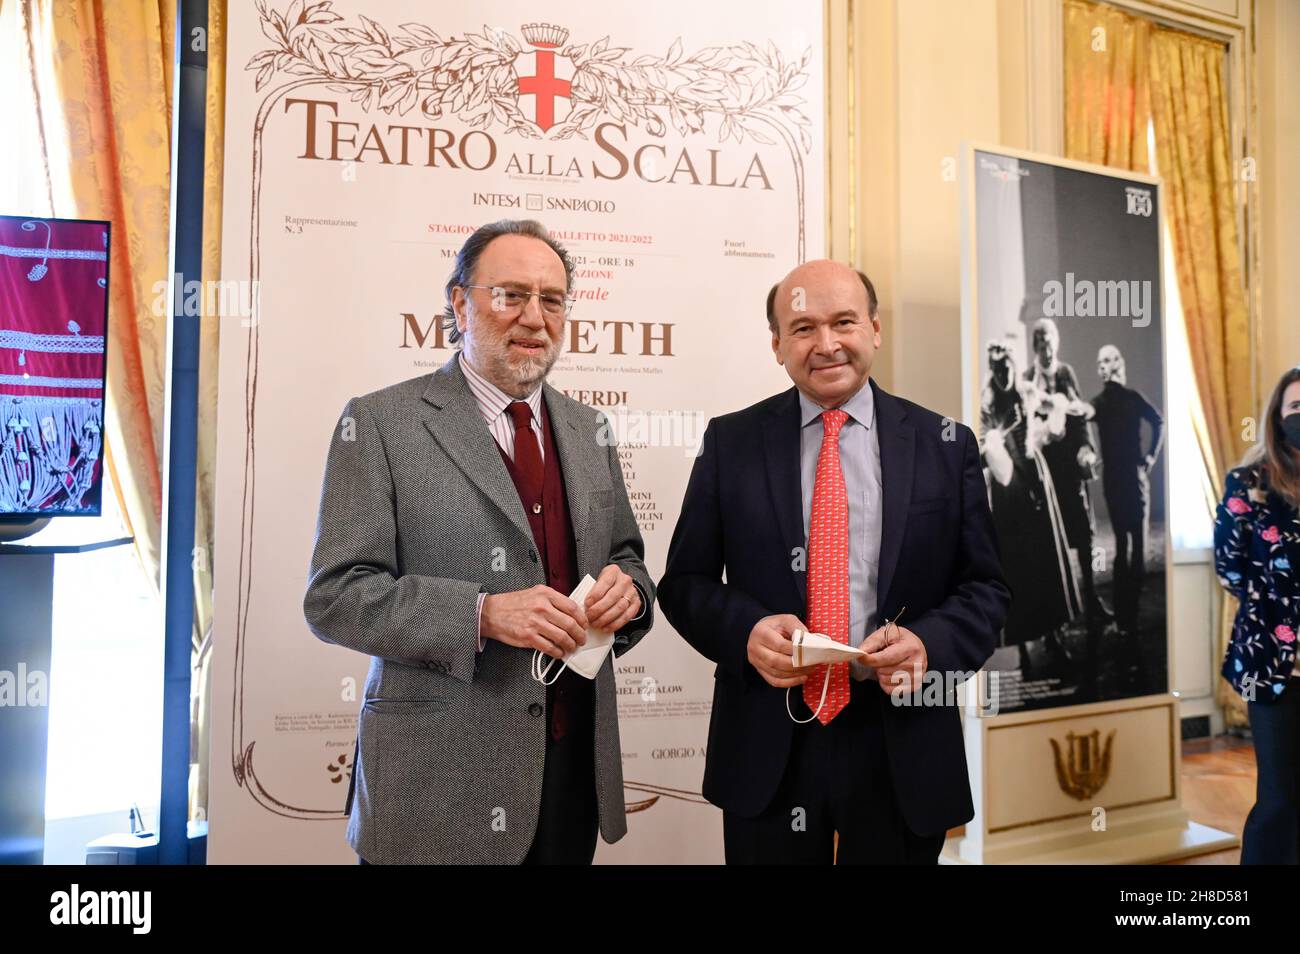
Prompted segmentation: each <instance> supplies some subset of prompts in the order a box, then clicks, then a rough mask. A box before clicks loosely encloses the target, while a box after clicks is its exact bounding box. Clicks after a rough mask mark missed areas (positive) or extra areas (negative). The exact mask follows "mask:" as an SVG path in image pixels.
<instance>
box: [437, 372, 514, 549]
mask: <svg viewBox="0 0 1300 954" xmlns="http://www.w3.org/2000/svg"><path fill="white" fill-rule="evenodd" d="M423 397H424V400H425V402H426V403H427V404H429V405H430V408H429V410H428V411H427V412H426V414H425V416H424V426H425V427H426V428H427V429H428V431H429V433H430V434H432V435H433V439H434V440H435V441H437V442H438V444H439V445H441V447H442V449H443V450H444V451H445V452H446V454H447V456H448V457H450V458H451V460H452V463H454V464H455V465H456V466H457V467H459V468H460V469H461V471H462V472H463V473H464V474H465V477H466V479H467V480H468V481H469V482H470V483H471V484H473V485H474V486H475V487H477V488H478V489H479V490H481V491H483V494H484V495H485V496H486V497H487V498H488V499H489V500H491V501H492V502H493V503H494V504H496V506H497V508H498V509H500V511H501V512H502V513H503V514H505V515H506V516H507V517H508V518H509V519H510V522H511V523H513V524H514V525H515V526H516V527H518V528H519V532H520V533H522V534H523V535H524V536H525V537H526V538H527V539H529V540H532V538H533V533H532V530H531V529H530V528H529V526H528V518H527V517H526V516H525V515H524V508H523V504H521V503H520V502H519V492H518V491H517V490H516V489H515V484H514V481H512V480H511V479H510V474H509V472H507V471H506V465H505V464H504V463H502V461H501V452H500V451H499V450H498V449H497V444H496V441H495V440H493V438H492V434H491V433H490V432H489V431H488V429H487V425H486V424H485V423H484V421H483V414H482V412H481V411H479V407H478V402H477V401H476V400H475V399H474V393H473V392H472V391H470V389H469V384H468V382H466V380H465V375H464V373H463V372H462V371H461V370H460V355H459V354H457V355H455V356H453V357H452V358H451V359H450V360H449V361H448V362H447V363H446V364H444V365H443V366H442V367H441V368H439V369H438V370H437V371H435V372H434V373H433V375H432V376H431V377H430V379H429V386H428V387H427V388H426V389H425V391H424V395H423Z"/></svg>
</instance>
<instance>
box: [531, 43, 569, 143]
mask: <svg viewBox="0 0 1300 954" xmlns="http://www.w3.org/2000/svg"><path fill="white" fill-rule="evenodd" d="M521 32H522V33H523V35H524V39H525V40H527V41H528V43H529V44H530V45H531V46H532V47H533V48H534V50H535V51H536V52H535V53H531V54H524V56H531V57H534V58H535V59H536V67H535V72H534V73H533V74H532V75H531V76H524V75H521V76H520V77H519V95H520V96H521V97H523V96H532V97H533V102H534V121H535V122H536V123H537V125H538V126H540V127H541V128H542V131H543V132H545V131H547V130H548V129H550V128H551V127H552V126H554V125H555V122H556V116H555V103H556V100H557V99H565V100H567V99H570V92H571V90H572V87H571V85H570V84H569V81H568V80H567V79H563V78H561V77H560V76H559V75H557V74H556V72H555V67H556V62H555V51H556V50H558V49H559V48H560V47H562V46H563V45H564V44H565V42H566V41H567V40H568V39H569V31H568V30H566V29H564V28H563V27H557V26H553V25H552V24H549V23H526V24H524V26H523V29H522V31H521ZM566 59H567V57H566ZM566 113H567V109H566Z"/></svg>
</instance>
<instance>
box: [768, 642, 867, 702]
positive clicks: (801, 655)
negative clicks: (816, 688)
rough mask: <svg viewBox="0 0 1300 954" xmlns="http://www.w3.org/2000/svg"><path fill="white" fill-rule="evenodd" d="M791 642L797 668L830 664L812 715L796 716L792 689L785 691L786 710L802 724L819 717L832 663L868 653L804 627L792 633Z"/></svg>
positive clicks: (823, 678)
mask: <svg viewBox="0 0 1300 954" xmlns="http://www.w3.org/2000/svg"><path fill="white" fill-rule="evenodd" d="M790 642H792V643H794V658H793V660H792V665H793V666H794V667H795V668H796V669H799V668H802V667H804V666H816V665H819V664H821V663H827V664H828V665H827V667H826V672H825V674H824V675H823V676H822V694H821V699H820V700H818V702H817V708H816V709H814V710H813V713H812V715H810V716H809V717H808V718H806V719H799V718H796V716H795V714H794V712H793V711H792V710H791V709H790V690H789V689H787V690H786V691H785V711H786V713H787V714H788V715H789V716H790V718H791V719H793V720H794V721H795V722H798V723H799V724H800V725H802V724H803V723H805V722H811V721H812V720H813V719H815V718H817V713H819V712H821V711H822V706H824V705H825V704H826V690H827V689H828V688H829V687H830V684H831V670H830V664H834V663H846V662H851V661H852V660H854V659H861V658H862V657H864V656H866V655H867V654H866V653H864V652H863V651H862V650H861V649H858V648H856V647H854V646H850V645H849V644H848V643H841V642H837V641H836V640H834V639H831V637H829V636H826V635H823V634H822V633H809V632H806V631H804V630H802V629H796V630H795V631H794V632H793V633H792V634H791V635H790ZM800 691H802V690H800Z"/></svg>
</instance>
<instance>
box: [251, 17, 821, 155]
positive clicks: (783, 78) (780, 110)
mask: <svg viewBox="0 0 1300 954" xmlns="http://www.w3.org/2000/svg"><path fill="white" fill-rule="evenodd" d="M332 5H333V0H320V2H317V3H305V2H304V0H293V2H292V3H290V4H289V6H288V9H287V10H286V11H285V12H284V13H283V14H282V13H280V12H279V11H277V10H274V9H271V8H269V7H268V6H267V5H266V0H257V9H258V13H259V14H260V16H261V26H262V32H263V34H265V35H266V37H267V39H269V40H270V41H271V42H272V43H273V44H274V47H273V48H271V49H266V50H262V51H261V52H259V53H257V54H256V55H254V56H253V57H252V59H250V60H249V62H248V65H247V66H246V67H245V69H248V70H256V71H257V79H256V88H257V90H259V91H260V90H261V89H262V88H263V87H264V86H266V84H267V83H269V82H270V81H271V79H272V77H273V75H274V74H275V73H276V72H283V73H287V74H290V75H293V76H302V77H315V78H318V79H323V80H330V81H332V82H331V84H330V86H329V88H330V89H332V90H334V91H335V92H340V93H346V94H348V95H350V97H351V99H352V101H353V102H355V103H360V104H362V106H363V108H364V109H365V110H366V111H367V112H369V111H371V110H373V109H376V108H378V109H379V110H381V111H383V112H385V113H389V114H392V113H394V112H396V113H397V114H398V115H402V116H405V115H407V114H408V113H409V112H410V111H411V110H412V109H414V108H415V107H416V106H419V108H420V111H421V112H422V113H423V114H424V116H425V117H426V118H428V119H439V118H441V117H443V116H455V117H456V118H457V119H458V120H460V121H462V122H464V123H465V124H466V125H467V126H469V127H471V128H481V129H486V128H489V127H492V126H497V125H499V126H501V127H502V128H504V129H505V130H506V131H508V132H512V133H517V134H519V135H521V136H525V137H528V138H531V139H541V138H544V137H545V138H549V139H568V138H571V137H573V136H580V137H584V138H585V137H586V134H587V132H588V131H589V130H590V129H591V127H592V126H593V125H594V124H595V123H596V121H597V120H598V119H599V118H600V117H601V116H606V115H608V116H609V117H611V118H612V119H614V120H616V121H618V122H628V123H631V124H633V125H636V126H640V127H641V128H643V129H645V131H646V132H648V133H649V134H650V135H652V136H663V135H664V133H665V131H666V128H667V125H671V126H672V127H673V128H674V129H675V130H676V131H677V133H678V134H679V135H681V136H686V135H688V134H692V133H701V132H703V131H704V127H705V118H706V116H707V115H709V114H714V115H716V116H717V117H718V118H719V120H720V124H719V128H718V141H719V142H722V141H725V140H726V139H728V138H733V139H734V140H735V141H736V142H737V143H741V142H744V140H745V139H746V138H750V139H753V140H754V141H756V142H759V143H762V144H764V145H773V144H774V143H775V142H776V140H775V139H774V138H773V133H775V135H776V136H778V137H781V138H785V137H790V143H791V145H793V144H794V141H795V140H796V139H797V141H798V146H799V147H801V148H800V151H802V152H803V153H808V152H811V151H812V136H811V132H810V128H811V121H810V120H809V118H808V116H807V115H805V113H804V111H803V108H802V107H803V106H804V104H805V100H804V98H803V97H802V96H800V95H798V93H797V92H796V91H797V90H798V89H800V88H801V87H802V86H803V85H804V83H806V82H807V80H808V73H807V72H806V70H807V66H808V62H809V59H810V57H811V55H812V49H811V47H809V48H807V49H805V50H804V52H803V54H802V55H801V56H800V57H799V58H798V59H797V60H794V59H787V58H785V57H784V56H782V54H781V51H780V50H779V49H777V47H776V45H775V44H774V43H772V41H771V40H769V41H768V42H767V45H766V47H760V46H757V45H755V44H754V43H750V42H742V43H738V44H735V45H732V46H714V47H708V48H707V49H703V50H700V51H699V52H697V53H695V54H693V55H691V56H684V55H683V51H682V43H681V39H680V38H678V39H677V40H674V41H673V44H672V46H670V47H669V49H668V51H667V52H666V53H665V54H664V55H663V56H654V55H649V54H647V55H642V56H638V57H636V58H635V59H631V60H629V59H628V56H629V53H630V49H629V48H628V47H620V46H610V45H609V42H610V41H609V37H608V36H606V37H604V38H602V39H600V40H597V41H596V42H594V43H582V44H567V45H563V46H560V47H559V48H558V49H557V50H556V55H557V56H559V57H562V58H567V59H569V60H570V61H571V62H572V63H573V67H574V75H573V78H572V80H571V81H570V82H571V83H572V90H571V95H570V98H571V100H572V107H571V109H570V112H569V115H568V118H567V119H565V120H564V121H563V122H561V123H558V124H556V125H555V126H554V127H552V128H551V129H550V130H549V131H548V132H543V130H542V129H541V128H540V127H539V126H538V125H537V124H536V123H534V122H533V121H531V120H530V119H528V118H527V117H526V116H525V115H524V114H523V112H522V111H521V110H520V108H519V96H520V93H519V75H518V73H516V71H515V63H516V61H517V60H518V58H519V56H520V55H521V54H522V53H524V52H526V51H525V49H524V46H523V45H522V44H521V43H520V42H519V40H517V39H516V38H515V37H514V36H512V35H511V34H510V33H508V32H506V31H505V30H501V29H497V28H494V27H491V26H488V25H484V27H483V32H482V33H467V34H465V35H464V36H463V37H460V38H456V37H447V38H446V39H443V38H442V37H441V36H440V35H439V34H438V33H437V32H435V31H434V30H432V29H430V28H429V27H427V26H424V25H422V24H419V23H404V24H402V25H401V26H400V27H399V29H398V31H397V32H394V33H391V34H390V33H389V31H388V30H386V29H384V27H383V26H382V25H380V24H379V23H377V22H375V21H374V20H372V19H370V18H369V17H367V16H365V15H364V14H359V15H358V22H359V25H358V26H334V27H331V26H330V24H337V23H340V22H341V21H342V20H343V17H341V16H340V15H339V14H337V13H335V12H333V10H332V9H331V6H332ZM565 35H567V31H565Z"/></svg>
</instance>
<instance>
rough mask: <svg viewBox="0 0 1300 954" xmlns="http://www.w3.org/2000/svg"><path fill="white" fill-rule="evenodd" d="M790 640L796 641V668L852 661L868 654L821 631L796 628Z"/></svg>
mask: <svg viewBox="0 0 1300 954" xmlns="http://www.w3.org/2000/svg"><path fill="white" fill-rule="evenodd" d="M790 642H792V643H794V666H795V668H796V669H799V668H802V667H803V666H815V665H817V664H818V663H841V662H851V661H852V660H854V659H861V658H862V657H864V656H866V653H864V652H863V651H862V650H861V649H858V648H857V647H855V646H850V645H849V644H848V643H841V642H836V641H835V640H834V639H831V637H829V636H824V635H822V634H821V633H808V632H805V631H804V630H802V629H796V630H795V631H794V633H793V634H792V635H791V636H790Z"/></svg>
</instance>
